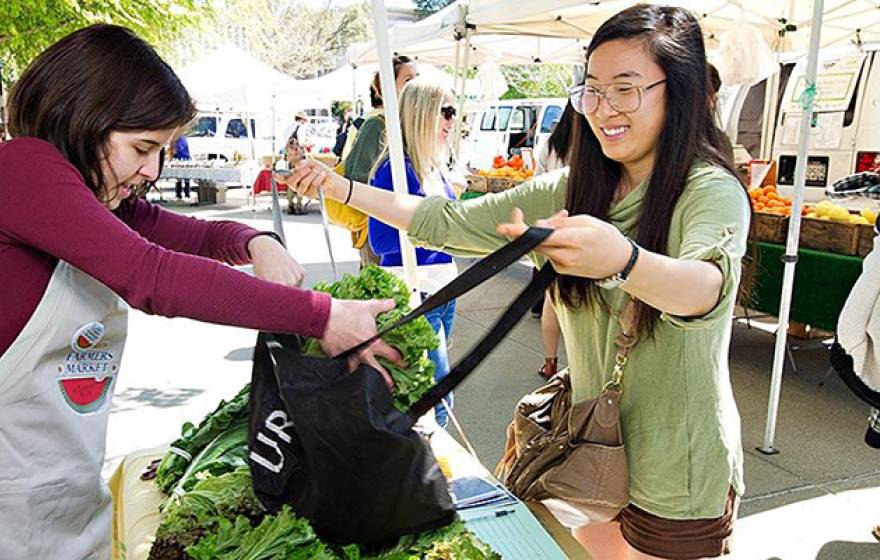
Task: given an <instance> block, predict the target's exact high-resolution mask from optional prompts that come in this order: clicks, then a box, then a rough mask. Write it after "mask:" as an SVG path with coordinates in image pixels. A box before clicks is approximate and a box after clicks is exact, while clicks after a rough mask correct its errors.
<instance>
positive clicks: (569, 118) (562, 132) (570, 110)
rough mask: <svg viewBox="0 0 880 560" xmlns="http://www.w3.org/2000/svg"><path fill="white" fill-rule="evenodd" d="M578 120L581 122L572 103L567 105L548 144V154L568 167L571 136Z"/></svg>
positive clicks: (548, 139)
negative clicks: (554, 156) (553, 155)
mask: <svg viewBox="0 0 880 560" xmlns="http://www.w3.org/2000/svg"><path fill="white" fill-rule="evenodd" d="M577 120H580V119H578V114H577V111H575V110H574V107H572V106H571V103H566V105H565V110H564V111H562V116H561V117H559V122H558V123H556V128H554V129H553V132H551V133H550V137H549V138H547V143H548V144H549V145H548V146H547V148H548V152H547V153H548V154H555V155H556V157H557V158H558V159H559V161H561V162H562V163H563V164H565V165H568V160H569V151H570V149H571V136H572V131H573V130H574V124H575V121H577Z"/></svg>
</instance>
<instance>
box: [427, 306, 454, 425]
mask: <svg viewBox="0 0 880 560" xmlns="http://www.w3.org/2000/svg"><path fill="white" fill-rule="evenodd" d="M425 297H426V294H422V299H423V300H424V299H425ZM425 319H427V320H428V322H429V323H431V327H433V328H434V332H435V333H437V337H438V338H439V339H440V343H439V344H438V345H437V349H436V350H432V351H430V352H428V358H430V359H431V361H432V362H434V382H437V381H440V380H441V379H443V378H444V377H446V376H447V375H449V354H448V352H447V349H446V341H447V340H448V339H449V337H450V336H451V335H452V321H453V319H455V300H452V301H450V302H449V303H447V304H446V305H443V306H440V307H438V308H437V309H433V310H431V311H428V312H427V313H425ZM443 401H444V402H445V403H446V406H448V407H449V410H452V402H453V398H452V393H449V394H448V395H446V397H444V398H443ZM434 416H435V417H436V418H437V423H438V424H439V425H440V426H441V427H443V428H445V427H446V426H447V424H449V415H448V414H447V413H446V409H445V408H444V406H443V404H439V405H437V406H436V407H435V408H434Z"/></svg>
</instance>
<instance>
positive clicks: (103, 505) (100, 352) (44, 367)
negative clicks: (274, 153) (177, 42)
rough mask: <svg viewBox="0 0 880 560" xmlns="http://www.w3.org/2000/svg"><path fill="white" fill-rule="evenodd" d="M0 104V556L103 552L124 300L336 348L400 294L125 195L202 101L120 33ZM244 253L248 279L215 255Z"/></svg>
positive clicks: (251, 235)
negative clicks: (342, 291)
mask: <svg viewBox="0 0 880 560" xmlns="http://www.w3.org/2000/svg"><path fill="white" fill-rule="evenodd" d="M108 84H113V87H112V88H108ZM7 110H8V111H7V113H8V115H9V121H8V122H9V131H10V133H11V134H12V137H13V139H12V140H11V141H9V142H7V143H5V144H3V145H2V146H0V169H2V170H3V171H2V173H0V197H2V199H3V204H2V205H0V284H2V285H3V287H4V295H3V297H0V317H2V318H3V320H2V321H0V410H2V411H3V413H2V415H0V519H2V520H3V522H2V523H0V551H2V553H0V556H2V557H3V558H4V559H6V558H10V559H11V558H16V559H18V558H33V559H38V558H39V559H49V558H77V559H79V558H101V559H104V558H110V555H111V550H110V548H111V533H112V527H111V523H112V518H113V507H112V504H111V501H110V493H109V491H108V488H107V485H106V484H105V483H104V481H103V480H102V479H101V466H102V464H103V463H104V449H105V436H106V433H107V422H108V419H109V416H110V410H111V408H112V396H113V389H114V387H115V380H116V377H117V376H118V375H120V374H122V375H125V373H124V371H121V370H120V361H121V358H122V350H123V346H124V345H125V337H126V324H127V313H128V307H129V306H131V307H134V308H135V309H139V310H141V311H144V312H146V313H150V314H156V315H163V316H166V317H188V318H191V319H196V320H199V321H207V322H212V323H218V324H224V325H233V326H238V327H245V328H251V329H258V330H263V331H270V332H282V333H291V334H300V335H303V336H307V337H312V338H316V339H318V340H320V344H321V347H322V348H323V349H324V351H325V352H326V353H327V354H328V355H336V354H338V353H340V352H342V351H344V350H347V349H348V348H351V347H352V346H354V345H356V344H358V343H360V342H361V341H363V340H365V339H368V338H370V337H371V336H373V335H374V334H376V315H377V314H378V313H380V312H381V311H385V310H388V309H391V308H393V307H394V302H393V301H391V300H388V301H343V300H335V299H332V298H331V297H330V296H329V295H328V294H321V293H317V292H311V291H308V290H303V289H301V288H299V287H298V285H299V284H300V283H301V282H302V279H303V270H302V267H300V266H299V264H298V263H297V262H296V261H295V260H294V259H293V258H292V257H291V256H290V254H289V253H288V252H287V251H286V250H285V248H284V247H283V246H282V245H281V243H280V242H279V241H278V240H277V239H276V238H275V237H274V234H272V233H271V232H261V231H258V230H255V229H252V228H250V227H247V226H245V225H242V224H238V223H235V222H230V221H203V220H199V219H196V218H193V217H188V216H182V215H179V214H175V213H173V212H168V211H166V210H164V209H162V208H161V207H160V206H158V205H155V204H151V203H150V202H148V201H147V200H145V199H142V198H138V197H137V194H138V193H139V192H142V191H145V189H146V188H147V186H148V185H149V184H150V183H151V182H153V181H155V180H156V179H157V178H158V177H159V176H160V174H161V167H162V161H163V153H164V152H163V147H164V146H166V145H168V143H169V142H171V140H172V139H173V138H175V137H176V135H177V134H178V133H179V131H180V130H182V129H183V128H184V127H186V126H187V125H188V124H189V123H190V122H192V120H193V118H194V117H195V115H196V108H195V105H194V103H193V101H192V99H191V98H190V96H189V94H188V93H187V91H186V89H185V88H184V86H183V84H182V83H181V82H180V79H179V78H178V77H177V76H176V75H175V74H174V71H173V70H172V69H171V67H170V66H169V65H168V64H167V63H166V62H165V61H164V60H162V59H161V58H160V57H159V55H158V54H156V51H155V50H154V49H153V48H152V47H151V46H150V45H148V44H147V43H146V42H144V41H143V40H142V39H140V38H139V37H138V36H136V35H135V34H134V33H133V32H131V31H129V30H127V29H125V28H122V27H118V26H114V25H105V24H99V25H93V26H91V27H87V28H84V29H80V30H78V31H75V32H73V33H71V34H70V35H68V36H66V37H64V38H62V39H61V40H59V41H58V42H57V43H55V44H54V45H52V46H50V47H49V48H48V49H47V50H46V51H44V52H43V53H42V54H40V55H39V56H38V57H37V58H36V59H35V60H34V61H33V62H32V63H31V64H30V66H29V67H28V68H27V69H26V70H25V71H24V73H23V74H22V75H21V77H20V78H19V80H18V81H17V82H16V84H15V85H14V86H13V88H12V91H11V92H10V94H9V99H8V104H7ZM248 263H250V264H253V271H254V275H253V276H252V275H250V274H246V273H244V272H242V271H239V270H236V269H234V268H232V267H231V266H227V264H231V265H243V264H248ZM376 355H383V356H385V355H387V356H388V357H389V359H391V360H397V361H399V360H400V357H399V355H398V354H397V353H396V352H395V351H394V350H393V349H392V348H390V347H388V346H387V345H385V344H378V345H376V346H371V347H370V348H369V349H368V350H367V352H366V353H365V354H362V355H360V356H359V357H358V360H361V361H365V362H366V363H370V364H372V365H373V366H374V367H375V366H378V365H379V364H378V362H377V361H376V358H375V356H376ZM351 365H352V366H354V365H355V364H351ZM180 373H181V374H185V373H187V372H183V371H181V372H180ZM390 381H391V380H390V378H388V377H386V382H387V383H389V387H390Z"/></svg>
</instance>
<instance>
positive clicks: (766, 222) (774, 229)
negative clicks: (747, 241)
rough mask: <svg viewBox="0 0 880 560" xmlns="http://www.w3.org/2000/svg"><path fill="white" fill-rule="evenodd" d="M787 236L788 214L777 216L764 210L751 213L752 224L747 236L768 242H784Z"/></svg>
mask: <svg viewBox="0 0 880 560" xmlns="http://www.w3.org/2000/svg"><path fill="white" fill-rule="evenodd" d="M787 236H788V216H777V215H776V214H767V213H765V212H755V213H753V214H752V225H751V226H750V227H749V237H750V238H751V239H754V240H756V241H766V242H768V243H785V239H786V237H787Z"/></svg>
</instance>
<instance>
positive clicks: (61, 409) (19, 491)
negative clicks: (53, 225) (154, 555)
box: [0, 262, 128, 560]
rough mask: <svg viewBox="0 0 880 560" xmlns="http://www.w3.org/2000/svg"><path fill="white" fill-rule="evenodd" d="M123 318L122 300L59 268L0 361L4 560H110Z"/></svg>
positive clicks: (0, 538) (0, 546) (0, 547)
mask: <svg viewBox="0 0 880 560" xmlns="http://www.w3.org/2000/svg"><path fill="white" fill-rule="evenodd" d="M4 297H14V296H11V295H6V296H4ZM127 319H128V307H127V306H126V304H125V303H124V302H123V301H122V300H121V299H120V298H119V296H117V295H116V294H115V293H113V292H112V291H110V289H108V288H107V287H106V286H104V285H103V284H101V283H100V282H98V281H97V280H95V279H94V278H92V277H91V276H88V275H87V274H85V273H84V272H81V271H80V270H78V269H76V268H74V267H72V266H70V265H69V264H67V263H65V262H59V263H58V266H57V267H56V268H55V272H54V273H53V274H52V279H51V280H50V282H49V286H48V288H46V293H45V294H44V295H43V299H42V300H41V301H40V304H39V305H38V306H37V309H36V311H35V312H34V314H33V316H32V317H31V318H30V320H29V321H28V323H27V325H26V326H25V328H24V330H23V331H22V332H21V333H20V334H19V335H18V338H16V339H15V342H13V343H12V346H10V347H9V348H8V349H7V350H6V352H5V353H4V354H3V355H2V356H0V558H2V559H3V560H52V559H59V560H60V559H63V560H68V559H70V560H79V559H90V560H91V559H100V560H106V559H108V558H110V542H111V526H112V521H113V510H112V507H111V503H110V493H109V491H108V489H107V485H106V484H104V481H103V480H102V479H101V466H102V464H103V461H104V444H105V437H106V433H107V421H108V419H109V415H110V401H111V396H112V394H113V389H114V386H115V380H116V375H117V373H118V371H119V361H120V359H121V358H122V349H123V346H124V344H125V332H126V323H127Z"/></svg>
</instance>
